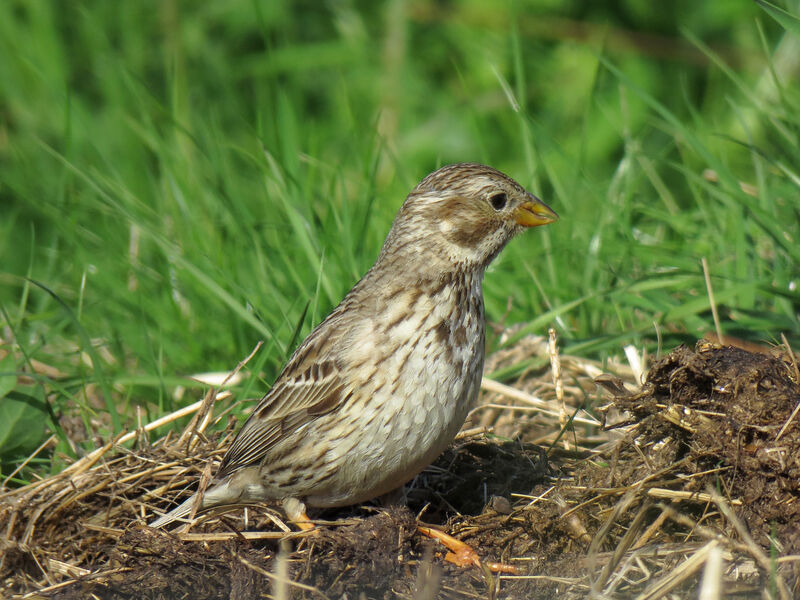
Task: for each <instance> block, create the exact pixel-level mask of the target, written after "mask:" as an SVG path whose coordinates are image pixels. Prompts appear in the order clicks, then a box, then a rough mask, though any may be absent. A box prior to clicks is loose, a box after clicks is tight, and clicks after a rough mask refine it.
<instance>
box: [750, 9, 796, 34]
mask: <svg viewBox="0 0 800 600" xmlns="http://www.w3.org/2000/svg"><path fill="white" fill-rule="evenodd" d="M756 4H758V5H759V6H760V7H761V8H763V9H764V11H766V13H767V14H768V15H769V16H770V17H772V18H773V19H775V20H776V21H777V22H778V23H780V25H781V27H783V28H784V29H785V30H786V31H788V32H789V33H791V34H792V35H793V36H795V37H796V38H800V19H798V18H797V17H796V16H795V15H793V14H792V13H790V12H787V11H785V10H783V9H782V8H780V7H779V6H775V5H774V4H772V3H771V2H767V1H766V0H756Z"/></svg>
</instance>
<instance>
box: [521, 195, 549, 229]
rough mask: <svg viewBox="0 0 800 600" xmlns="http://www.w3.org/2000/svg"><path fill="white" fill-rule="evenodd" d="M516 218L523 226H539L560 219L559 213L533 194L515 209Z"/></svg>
mask: <svg viewBox="0 0 800 600" xmlns="http://www.w3.org/2000/svg"><path fill="white" fill-rule="evenodd" d="M514 220H515V221H516V222H517V223H518V224H519V225H522V226H523V227H538V226H539V225H548V224H550V223H555V222H556V221H558V215H557V214H556V213H555V211H554V210H553V209H552V208H550V207H549V206H547V204H545V203H544V202H542V201H541V200H539V199H538V198H536V197H533V196H531V200H528V201H527V202H523V203H522V204H520V205H519V206H518V207H517V208H516V210H515V211H514Z"/></svg>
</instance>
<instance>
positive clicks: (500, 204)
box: [489, 192, 508, 210]
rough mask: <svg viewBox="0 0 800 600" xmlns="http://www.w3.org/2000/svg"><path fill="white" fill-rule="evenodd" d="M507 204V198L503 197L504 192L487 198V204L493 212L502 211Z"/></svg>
mask: <svg viewBox="0 0 800 600" xmlns="http://www.w3.org/2000/svg"><path fill="white" fill-rule="evenodd" d="M507 202H508V196H506V195H505V192H500V193H499V194H495V195H494V196H492V197H491V198H489V203H490V204H491V205H492V208H493V209H495V210H503V209H504V208H505V207H506V203H507Z"/></svg>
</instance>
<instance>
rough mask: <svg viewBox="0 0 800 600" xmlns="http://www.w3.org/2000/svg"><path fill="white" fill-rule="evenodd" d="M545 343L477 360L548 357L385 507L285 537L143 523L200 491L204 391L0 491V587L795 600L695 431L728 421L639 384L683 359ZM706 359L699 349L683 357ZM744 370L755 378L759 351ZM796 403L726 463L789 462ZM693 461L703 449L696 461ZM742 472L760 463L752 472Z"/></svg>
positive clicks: (239, 526) (239, 515)
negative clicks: (568, 350)
mask: <svg viewBox="0 0 800 600" xmlns="http://www.w3.org/2000/svg"><path fill="white" fill-rule="evenodd" d="M553 342H554V341H553V340H550V341H547V340H544V339H540V338H533V337H530V338H525V339H524V340H522V341H521V342H520V343H519V344H518V345H516V346H515V347H514V349H512V350H509V351H505V352H500V353H497V354H495V355H493V356H491V357H490V358H489V361H488V362H489V369H492V370H493V369H497V368H500V367H502V366H504V365H508V364H515V363H518V362H520V361H521V360H522V359H525V358H529V357H531V356H536V355H540V356H541V355H548V348H549V357H550V365H551V369H549V370H548V369H542V370H539V371H534V372H529V373H525V374H524V375H523V376H522V377H520V378H519V379H518V380H517V381H515V382H513V384H512V385H509V384H501V383H499V382H495V381H492V380H489V379H487V380H485V381H484V386H483V391H484V393H483V397H482V402H481V405H480V406H479V407H478V408H477V409H475V411H473V415H472V417H471V420H470V422H469V424H468V425H467V426H466V428H465V430H464V431H462V433H461V434H460V435H459V438H458V439H457V441H456V443H455V444H454V446H453V447H452V448H451V449H449V450H448V451H447V452H446V453H445V455H444V456H443V457H441V458H440V459H439V460H438V461H437V462H436V463H435V464H434V465H433V466H432V467H431V468H430V469H428V470H427V471H426V472H425V473H423V474H421V475H420V476H419V477H418V478H417V479H415V481H414V482H412V483H411V484H410V485H409V486H407V488H406V498H405V500H404V501H403V502H402V503H401V506H399V507H398V506H384V507H383V508H366V509H359V510H355V509H350V510H349V511H348V510H343V511H338V512H337V513H336V514H333V515H332V516H333V520H331V521H318V523H319V528H318V529H319V530H318V532H317V533H314V534H311V535H309V534H307V533H292V530H291V527H290V525H289V524H287V523H286V522H285V521H284V520H283V518H282V516H281V514H280V513H278V512H276V511H274V510H272V509H270V508H269V507H250V508H247V509H242V508H239V509H234V510H228V511H217V512H214V513H207V514H203V515H200V516H199V517H198V518H197V519H196V521H195V523H194V524H192V525H191V526H185V527H182V528H181V530H180V531H179V532H173V533H168V532H163V531H156V530H152V529H150V528H148V527H146V525H145V523H146V522H147V521H149V520H151V519H152V518H153V516H154V515H157V514H160V513H161V512H163V511H164V510H166V509H167V508H169V506H171V503H173V502H175V501H177V500H178V498H179V497H183V496H185V495H187V494H188V493H190V491H191V490H192V489H194V487H195V485H196V482H197V481H198V480H203V481H207V479H208V477H209V476H210V474H211V473H212V472H213V465H215V464H216V463H217V462H218V460H219V459H220V457H221V455H222V453H223V451H224V448H225V447H226V446H227V444H228V443H229V442H230V439H231V435H232V434H233V432H234V429H235V423H234V422H233V421H232V420H231V421H230V422H229V424H228V426H227V427H226V428H225V429H223V430H222V432H221V433H217V434H214V435H207V434H206V432H207V430H208V426H209V425H210V424H211V423H213V422H214V421H215V418H214V417H213V416H212V415H213V413H214V407H215V405H216V402H218V401H219V400H220V399H221V397H222V395H221V394H220V395H218V394H217V393H216V392H215V391H214V390H210V391H209V392H208V394H207V395H206V397H205V398H204V400H203V401H201V402H198V403H195V404H194V405H192V406H191V407H187V408H186V409H183V410H182V411H180V412H179V413H175V414H173V415H170V416H168V417H165V418H163V419H159V420H158V421H156V422H153V423H150V424H148V425H145V426H143V427H141V428H139V429H137V430H136V431H132V432H129V433H127V434H126V435H124V436H120V437H118V438H117V439H116V440H111V441H109V442H108V443H107V444H105V445H104V446H102V447H101V448H98V449H97V450H96V451H94V452H92V453H91V454H89V455H87V456H85V457H84V458H82V459H80V460H78V461H76V462H75V463H73V464H72V465H70V466H69V467H67V468H66V469H64V470H63V471H62V472H61V473H59V474H57V475H54V476H52V477H49V478H47V479H43V480H41V481H37V482H35V483H32V484H30V485H27V486H25V487H21V488H16V489H3V490H2V492H0V523H2V538H1V539H0V544H2V556H1V557H0V575H1V576H2V586H3V587H2V590H3V591H2V594H4V595H5V596H11V597H23V598H34V597H58V598H80V597H89V596H90V595H92V594H93V595H94V597H98V598H134V597H147V598H162V597H163V598H165V597H174V596H178V595H179V593H180V592H181V590H182V591H183V593H185V594H191V595H192V597H196V598H242V599H243V598H250V597H260V596H259V593H260V592H259V591H258V590H262V591H263V590H272V592H271V593H272V595H273V597H277V598H288V597H308V598H319V597H328V598H331V597H336V598H338V597H341V596H342V594H343V593H348V592H350V593H352V592H354V591H360V592H364V594H365V597H368V598H371V597H385V596H386V595H387V594H389V595H394V596H395V597H400V598H416V599H422V598H434V597H442V598H474V597H481V598H483V597H489V598H506V597H508V598H549V597H553V595H554V594H559V595H560V597H566V598H583V597H602V598H628V597H636V598H642V599H645V598H648V599H656V598H667V597H669V598H688V597H691V598H696V597H697V596H698V593H699V594H700V597H701V598H702V599H703V600H711V599H715V598H722V597H723V596H724V597H735V596H736V595H737V594H741V595H743V596H748V595H753V594H755V595H762V596H764V597H775V598H781V599H788V598H792V597H796V596H797V593H798V588H797V581H798V578H797V573H798V562H799V561H800V557H798V556H797V555H796V554H797V553H798V551H799V550H800V548H798V545H797V540H798V537H797V535H796V530H795V529H793V526H792V524H791V522H786V520H781V518H780V507H779V508H778V512H777V513H774V514H773V517H772V520H771V521H770V520H769V519H766V520H765V519H764V518H763V515H764V513H760V512H758V511H757V510H756V508H757V507H759V506H761V505H760V504H759V502H760V501H761V500H763V499H757V500H754V499H753V498H752V494H753V493H755V492H754V489H751V488H748V487H747V486H746V485H744V483H743V482H745V481H749V480H748V469H750V468H751V467H750V466H748V464H747V463H746V461H740V462H739V463H736V464H733V463H731V461H730V460H728V459H727V458H726V457H725V456H724V455H722V454H721V452H722V451H721V450H720V449H719V448H717V449H715V448H712V447H711V446H712V445H713V444H711V441H712V440H711V439H706V438H705V437H703V432H704V431H710V430H713V428H714V427H717V426H719V425H720V423H722V424H723V425H724V424H725V423H728V422H729V421H730V419H732V418H734V417H733V416H732V415H733V413H731V412H727V413H725V412H724V411H723V410H722V409H721V408H719V407H716V408H715V409H714V410H711V409H709V410H701V409H698V407H697V405H696V404H694V405H692V407H691V408H690V407H689V405H688V404H680V403H679V400H680V399H679V398H677V397H676V396H670V397H669V398H665V397H662V396H659V394H660V393H661V392H663V390H662V389H661V388H660V387H659V385H661V384H660V383H659V382H658V380H657V379H654V377H658V376H659V375H660V374H662V375H663V374H664V373H668V375H669V377H672V378H673V379H669V381H670V382H673V381H677V380H676V379H674V378H675V377H676V375H675V374H676V373H677V372H678V371H679V369H684V370H686V369H688V370H691V367H690V366H689V365H688V363H686V364H684V363H680V361H681V360H684V358H686V357H684V356H683V355H681V356H680V357H677V358H675V356H676V355H673V357H672V358H668V359H666V361H662V362H660V363H659V365H658V366H657V368H654V369H653V371H651V374H650V379H649V380H648V383H647V384H646V385H645V386H644V388H642V389H641V390H640V389H639V385H638V382H636V381H635V379H634V375H633V373H634V370H635V367H631V366H630V365H625V364H619V363H612V364H607V365H604V366H602V367H601V365H599V364H597V363H595V362H592V361H588V360H585V359H580V358H577V357H571V356H561V355H558V354H557V351H556V344H555V343H553ZM718 351H720V350H719V349H714V348H711V347H710V346H705V347H703V348H700V350H699V352H698V353H697V354H694V355H693V356H696V357H699V358H704V357H707V355H706V354H704V352H718ZM689 352H690V351H686V352H685V353H689ZM720 352H721V351H720ZM737 352H740V351H737ZM720 356H723V355H720ZM731 356H733V354H731ZM736 356H737V357H738V358H737V360H739V359H741V360H744V358H745V357H744V356H743V355H741V356H740V355H736ZM751 356H757V355H751ZM759 356H760V355H759ZM785 356H786V357H789V356H790V355H789V354H788V353H787V354H786V355H785ZM687 357H688V355H687ZM792 358H793V356H792ZM671 359H672V360H673V363H674V364H673V363H670V362H669V360H671ZM720 360H722V359H720ZM754 360H756V363H754V364H756V367H755V368H756V370H757V371H758V372H759V373H761V375H762V376H763V375H764V373H766V371H765V370H764V369H766V367H765V366H764V365H767V363H766V362H764V361H766V360H767V359H766V358H764V359H763V360H762V359H761V358H757V359H754ZM759 360H761V362H757V361H759ZM676 361H677V362H676ZM769 361H773V362H769V365H772V367H774V368H775V369H778V370H780V369H781V368H782V367H781V365H786V373H785V375H786V382H785V383H786V386H787V387H786V389H787V390H789V391H790V390H791V386H792V385H793V386H795V389H796V388H797V381H796V379H793V378H794V377H796V373H794V372H793V370H792V364H794V363H792V359H789V358H785V360H781V359H779V358H771V357H770V358H769ZM679 363H680V364H679ZM742 364H745V363H742ZM665 365H666V366H665ZM241 366H242V365H239V367H237V369H238V368H241ZM668 367H669V368H668ZM673 367H676V368H673ZM670 369H671V370H670ZM742 369H745V367H742ZM759 369H760V370H759ZM745 371H746V369H745ZM745 371H742V372H745ZM782 373H783V372H782V371H781V374H782ZM601 376H602V377H601ZM596 378H599V382H601V385H602V387H603V388H605V389H607V390H610V392H611V393H610V394H609V396H610V397H613V399H612V400H611V401H610V402H608V403H607V404H606V405H605V406H604V407H603V408H602V409H601V410H600V412H599V413H598V412H597V411H594V413H595V415H597V414H600V415H602V416H603V419H602V420H603V421H604V423H601V422H600V421H599V420H598V418H597V417H596V416H593V415H592V414H591V413H590V412H587V411H586V410H584V409H583V408H582V407H583V406H584V405H585V404H586V405H591V404H592V402H591V400H592V396H593V395H596V394H597V393H598V392H597V391H596V388H595V385H594V383H593V381H594V380H595V379H596ZM676 385H677V384H676ZM709 393H710V392H709ZM797 397H800V396H796V397H795V400H794V404H792V401H791V399H789V400H787V403H786V405H785V406H782V407H781V409H780V410H778V408H776V406H777V405H776V404H775V403H774V402H773V403H772V404H771V407H772V408H775V416H776V417H777V416H778V415H782V416H781V420H780V421H776V422H775V423H774V427H769V426H766V425H763V424H762V425H759V426H756V425H752V427H751V428H752V431H753V432H755V433H753V434H752V435H750V434H748V435H750V437H749V438H748V439H747V441H746V444H744V445H742V448H743V449H742V452H756V451H757V452H760V453H761V455H763V456H773V455H775V456H777V455H778V454H780V460H783V461H784V467H786V470H787V472H789V471H790V467H791V465H793V464H794V463H793V462H792V461H795V462H796V460H797V459H796V456H797V454H794V456H792V455H791V454H788V455H787V454H786V452H787V449H788V451H790V452H791V451H792V449H794V446H793V444H796V442H797V440H798V439H800V427H798V424H797V420H796V418H795V415H796V409H795V406H796V398H797ZM683 401H684V402H688V400H683ZM731 403H732V404H731V406H732V405H733V403H734V399H733V398H732V399H731ZM753 410H755V409H753ZM781 411H783V412H781ZM192 412H194V416H193V418H192V419H191V422H190V423H189V424H188V425H187V426H186V427H185V428H184V429H183V431H182V432H181V433H180V435H177V436H176V435H174V434H173V433H168V434H167V435H165V436H164V437H162V438H160V439H158V440H157V441H155V442H153V443H150V441H149V439H150V436H149V435H148V433H149V432H152V431H154V430H155V429H157V428H158V427H162V426H164V425H166V424H168V423H170V422H172V421H173V420H175V419H178V418H180V417H184V416H186V415H187V414H190V413H192ZM759 427H760V428H761V429H758V428H759ZM765 428H766V429H765ZM762 430H763V431H766V432H767V433H765V434H764V435H763V436H762V435H761V434H762V433H763V431H762ZM759 436H761V437H759ZM762 438H763V439H764V440H766V439H767V438H768V439H769V444H767V443H766V442H765V443H764V444H762V442H761V441H759V440H762ZM503 440H517V441H505V442H504V441H503ZM742 441H743V442H744V440H742ZM772 442H776V444H777V445H775V444H772ZM703 444H706V446H703ZM747 444H749V446H748V445H747ZM759 444H761V446H758V445H759ZM770 444H772V445H770ZM750 446H753V447H755V446H758V448H757V449H756V450H754V449H753V448H751V447H750ZM775 448H778V449H779V450H780V448H783V450H782V451H780V452H779V451H774V452H773V450H775ZM711 450H713V451H715V452H717V455H716V456H709V451H711ZM781 452H783V453H782V454H781ZM765 460H766V459H765ZM770 460H771V459H770ZM776 460H777V459H776ZM789 463H791V465H790V464H789ZM759 464H760V468H761V469H762V471H763V469H764V468H765V465H767V463H765V462H763V461H762V462H761V463H759ZM770 464H771V463H770ZM775 464H776V465H777V464H779V463H775ZM767 466H768V465H767ZM791 468H793V467H791ZM775 469H776V473H775V477H780V476H781V473H779V472H778V471H780V468H779V467H778V466H776V467H775ZM201 485H202V483H201ZM786 492H787V495H786V496H784V497H781V498H778V499H776V500H775V501H776V502H791V501H792V500H793V499H794V498H796V497H797V488H796V487H795V488H793V489H787V490H786ZM764 493H767V491H766V488H765V492H764ZM406 506H408V507H411V508H413V509H415V510H417V515H416V517H415V516H414V515H413V514H412V513H409V512H408V510H407V509H406V508H405V507H406ZM787 506H788V505H787ZM759 510H760V509H759ZM771 514H772V513H771ZM786 514H787V515H788V514H789V513H788V512H787V513H786ZM759 515H761V517H759ZM776 515H777V516H776ZM329 516H330V515H329ZM757 518H762V521H764V522H765V523H766V524H765V525H763V526H761V525H759V524H758V521H757ZM419 521H426V522H429V523H430V522H438V523H441V526H442V527H444V528H445V529H446V530H447V531H448V532H449V533H451V534H452V535H455V536H456V537H458V538H460V539H462V540H464V541H466V542H468V543H470V544H471V545H473V547H475V548H476V549H477V550H478V552H479V553H480V554H481V556H483V557H485V558H486V560H487V562H489V561H492V560H496V561H500V562H504V563H507V564H512V565H514V566H515V567H516V570H517V572H518V573H519V574H517V575H496V574H493V573H490V572H488V571H484V570H480V569H468V570H459V569H456V568H455V567H452V566H451V565H449V564H446V563H442V561H441V554H442V552H441V549H440V548H437V547H435V546H434V545H433V544H432V543H431V542H427V541H424V540H423V539H421V538H420V536H418V535H416V534H415V533H414V531H415V523H416V522H419ZM765 528H766V529H765ZM770 528H771V529H770ZM765 531H766V534H765ZM276 540H281V541H280V542H276ZM376 575H378V576H377V577H376Z"/></svg>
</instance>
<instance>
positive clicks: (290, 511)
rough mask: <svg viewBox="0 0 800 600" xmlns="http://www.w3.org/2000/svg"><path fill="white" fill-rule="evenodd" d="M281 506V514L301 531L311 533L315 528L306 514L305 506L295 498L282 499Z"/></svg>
mask: <svg viewBox="0 0 800 600" xmlns="http://www.w3.org/2000/svg"><path fill="white" fill-rule="evenodd" d="M282 505H283V512H285V513H286V516H287V517H289V520H290V521H292V522H293V523H294V524H295V525H297V526H298V527H299V528H300V530H301V531H311V530H312V529H314V528H315V527H316V525H314V524H313V523H312V522H311V519H309V518H308V515H307V514H306V505H305V504H303V503H302V502H301V501H300V500H298V499H297V498H284V500H283V502H282Z"/></svg>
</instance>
